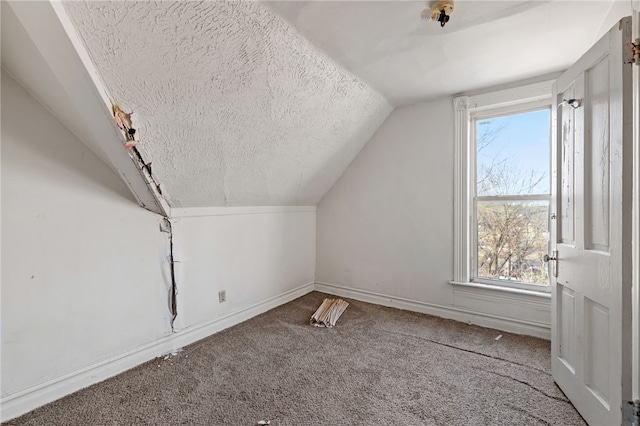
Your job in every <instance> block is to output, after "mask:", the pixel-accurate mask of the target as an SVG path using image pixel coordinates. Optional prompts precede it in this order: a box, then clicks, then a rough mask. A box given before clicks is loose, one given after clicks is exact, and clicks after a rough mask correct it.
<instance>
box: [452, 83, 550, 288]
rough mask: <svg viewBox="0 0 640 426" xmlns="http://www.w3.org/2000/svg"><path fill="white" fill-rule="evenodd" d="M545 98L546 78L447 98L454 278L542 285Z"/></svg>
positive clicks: (544, 274) (545, 281)
mask: <svg viewBox="0 0 640 426" xmlns="http://www.w3.org/2000/svg"><path fill="white" fill-rule="evenodd" d="M550 104H551V83H550V82H544V83H537V84H532V85H528V86H523V87H521V88H517V89H507V90H503V91H500V92H493V93H489V94H485V95H477V96H470V97H466V96H463V97H458V98H455V99H454V106H455V108H456V183H455V188H456V198H455V201H456V206H455V233H456V235H455V244H454V246H455V259H454V262H455V276H454V282H456V283H480V284H487V285H497V286H506V287H510V288H517V289H522V290H533V291H548V283H549V275H548V273H549V270H548V265H547V264H545V263H544V261H543V257H544V255H545V254H547V253H548V247H549V205H550V193H551V191H550V190H551V187H550V182H551V179H550V152H551V149H550V148H551V140H550V136H551V105H550Z"/></svg>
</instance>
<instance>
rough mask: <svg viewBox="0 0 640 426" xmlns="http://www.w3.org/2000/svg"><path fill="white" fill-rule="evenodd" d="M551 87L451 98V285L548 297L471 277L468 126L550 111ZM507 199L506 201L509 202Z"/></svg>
mask: <svg viewBox="0 0 640 426" xmlns="http://www.w3.org/2000/svg"><path fill="white" fill-rule="evenodd" d="M552 84H553V80H547V81H543V82H539V83H532V84H527V85H522V86H519V87H515V88H509V89H503V90H497V91H492V92H489V93H483V94H478V95H473V96H457V97H454V99H453V106H454V112H455V121H454V122H455V134H454V137H455V148H454V155H455V163H454V244H453V253H454V254H453V256H454V259H453V265H454V271H453V281H451V283H452V284H458V285H471V286H483V287H485V286H486V287H491V288H496V289H500V288H502V289H505V290H508V291H513V292H520V293H525V294H529V293H549V292H550V291H551V288H550V286H543V285H536V284H527V283H521V282H512V281H500V280H490V279H481V278H480V279H478V278H475V277H474V274H475V271H476V269H475V264H476V259H474V255H475V253H476V249H474V247H475V246H474V244H475V245H477V244H476V240H477V229H476V228H477V227H476V225H475V224H476V217H475V207H474V200H475V192H476V170H475V168H476V158H475V157H476V146H475V134H474V133H475V128H474V126H472V123H474V121H475V120H478V119H484V118H491V117H497V116H504V115H510V114H517V113H522V112H527V111H533V110H539V109H543V108H550V107H551V99H552V96H551V85H552ZM551 120H552V122H553V120H554V117H551ZM549 131H551V130H549ZM549 149H551V146H549ZM549 152H551V151H549ZM483 198H486V197H483ZM496 198H500V197H496ZM511 198H512V197H509V199H511Z"/></svg>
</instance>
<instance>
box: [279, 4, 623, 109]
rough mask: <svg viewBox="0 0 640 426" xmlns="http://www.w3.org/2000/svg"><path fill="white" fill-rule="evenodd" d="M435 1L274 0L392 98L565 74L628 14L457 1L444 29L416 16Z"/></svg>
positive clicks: (591, 7) (592, 7) (613, 8)
mask: <svg viewBox="0 0 640 426" xmlns="http://www.w3.org/2000/svg"><path fill="white" fill-rule="evenodd" d="M431 3H433V2H432V1H276V2H269V3H268V4H269V7H271V8H272V9H273V10H274V11H276V12H277V13H278V14H280V15H281V16H283V17H284V18H285V19H287V20H288V21H289V22H290V23H291V24H292V25H294V26H295V27H296V28H297V29H299V30H300V32H301V33H302V34H303V35H304V36H305V37H306V38H307V39H308V40H310V41H311V42H312V43H314V44H315V45H316V46H318V47H319V48H320V49H322V50H323V51H325V52H327V54H328V55H329V56H331V57H332V58H333V59H335V60H336V61H337V62H338V63H340V64H342V65H344V66H345V67H346V68H347V69H349V70H350V71H352V72H353V73H355V74H356V75H357V76H359V77H360V78H362V79H363V80H364V81H365V82H367V83H368V84H370V85H371V86H372V87H374V88H375V89H376V90H378V91H379V92H381V93H382V94H383V95H385V96H386V97H387V99H388V100H389V101H390V102H392V103H393V104H396V105H402V104H410V103H414V102H416V101H420V100H424V99H427V98H435V97H438V96H442V95H451V94H454V93H460V92H464V91H470V90H476V89H484V88H487V87H491V86H494V85H499V84H503V83H508V82H514V81H518V80H523V79H527V78H530V77H537V76H540V75H543V74H548V73H552V72H556V71H562V70H564V69H566V68H568V67H569V65H571V64H572V63H573V62H575V61H576V60H577V59H578V58H579V57H580V56H581V55H582V54H583V53H584V52H586V51H587V50H588V48H589V47H590V46H591V45H592V44H593V43H595V42H596V41H597V40H598V38H600V37H601V36H602V35H603V34H604V33H605V32H606V31H608V30H609V29H610V28H611V27H612V26H613V25H614V24H615V23H616V22H617V21H618V20H619V19H620V18H622V17H624V16H628V15H630V14H631V3H630V1H629V0H581V1H567V0H528V1H522V0H501V1H490V0H489V1H486V0H482V1H479V0H456V1H455V10H454V13H453V15H452V16H451V20H450V21H449V23H447V24H446V25H445V27H444V28H441V27H440V25H439V24H437V23H434V22H427V21H423V20H421V19H420V13H421V11H422V10H423V9H425V7H427V5H429V4H431Z"/></svg>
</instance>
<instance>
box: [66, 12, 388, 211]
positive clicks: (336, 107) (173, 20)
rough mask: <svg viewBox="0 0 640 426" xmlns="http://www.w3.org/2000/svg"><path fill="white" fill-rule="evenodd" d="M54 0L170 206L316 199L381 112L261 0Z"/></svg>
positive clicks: (363, 88)
mask: <svg viewBox="0 0 640 426" xmlns="http://www.w3.org/2000/svg"><path fill="white" fill-rule="evenodd" d="M65 9H66V11H67V13H68V14H69V16H70V18H71V20H72V22H73V23H74V26H75V27H76V29H77V30H78V32H79V34H80V36H81V38H82V39H83V40H84V42H85V44H86V46H87V50H88V51H89V53H90V56H91V58H92V60H93V62H94V64H95V66H96V68H97V69H98V72H99V73H100V75H101V78H102V80H103V82H104V84H105V86H106V88H107V90H108V91H109V93H110V94H111V96H112V98H113V100H114V102H116V103H118V104H119V105H120V106H121V107H122V108H123V109H124V110H132V111H133V112H134V114H133V120H134V127H136V128H137V129H138V135H139V137H140V140H141V141H142V144H141V145H139V148H140V151H141V152H142V154H143V155H144V157H145V159H147V160H151V161H152V163H153V164H152V167H153V173H154V175H155V176H156V179H157V180H158V181H159V182H161V183H162V184H163V187H164V191H165V193H166V194H167V197H168V201H169V202H170V204H171V206H172V207H202V206H225V205H229V206H234V205H296V204H298V205H306V204H317V202H318V201H319V200H320V198H321V197H322V196H323V195H324V193H325V192H326V191H327V190H328V189H329V188H330V187H331V186H332V185H333V183H334V182H335V180H336V179H337V178H338V177H339V176H340V174H341V173H342V172H343V170H344V169H345V168H346V167H347V166H348V164H349V163H350V162H351V160H352V159H353V158H354V157H355V155H356V154H357V153H358V152H359V151H360V149H361V148H362V146H363V145H364V144H365V143H366V142H367V141H368V139H369V138H370V136H371V135H372V134H373V132H374V131H375V130H376V129H377V128H378V127H379V125H380V124H381V123H382V121H384V119H385V118H386V117H387V115H388V114H389V113H390V111H391V109H392V107H391V105H390V104H389V103H388V102H387V101H386V100H385V98H384V97H383V96H382V95H380V94H379V93H377V92H376V91H374V90H373V89H371V88H370V87H369V86H367V85H366V84H364V83H363V82H361V81H360V80H358V79H357V78H356V77H354V76H353V75H352V74H350V73H349V72H347V71H345V70H344V69H342V68H340V67H339V66H337V65H336V64H335V63H334V62H333V61H332V60H330V59H329V58H328V57H326V56H325V55H324V54H323V53H321V52H319V51H318V50H317V49H316V48H314V47H313V46H312V45H311V44H310V43H309V42H308V41H307V40H306V39H305V38H304V37H302V36H301V35H300V34H299V33H298V32H297V30H295V29H293V28H292V27H291V26H290V25H289V24H287V23H286V22H285V21H284V20H283V19H281V18H280V17H278V16H277V15H275V14H274V13H273V12H272V11H271V10H270V9H269V8H267V7H265V6H264V5H262V4H260V3H249V2H211V1H207V2H193V1H185V2H182V1H181V2H176V1H169V2H130V1H115V2H94V1H89V2H68V3H65Z"/></svg>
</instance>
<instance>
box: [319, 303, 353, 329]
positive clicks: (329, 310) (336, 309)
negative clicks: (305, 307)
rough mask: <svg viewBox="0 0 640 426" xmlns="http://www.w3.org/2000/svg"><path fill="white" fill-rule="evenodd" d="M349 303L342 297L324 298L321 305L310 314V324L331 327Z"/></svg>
mask: <svg viewBox="0 0 640 426" xmlns="http://www.w3.org/2000/svg"><path fill="white" fill-rule="evenodd" d="M347 306H349V304H348V303H347V302H345V301H344V300H342V299H324V301H323V302H322V305H320V307H319V308H318V310H317V311H316V313H315V314H313V315H312V316H311V325H314V326H316V327H329V328H331V327H333V326H334V325H336V321H338V318H340V315H342V313H343V312H344V310H345V309H347Z"/></svg>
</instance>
